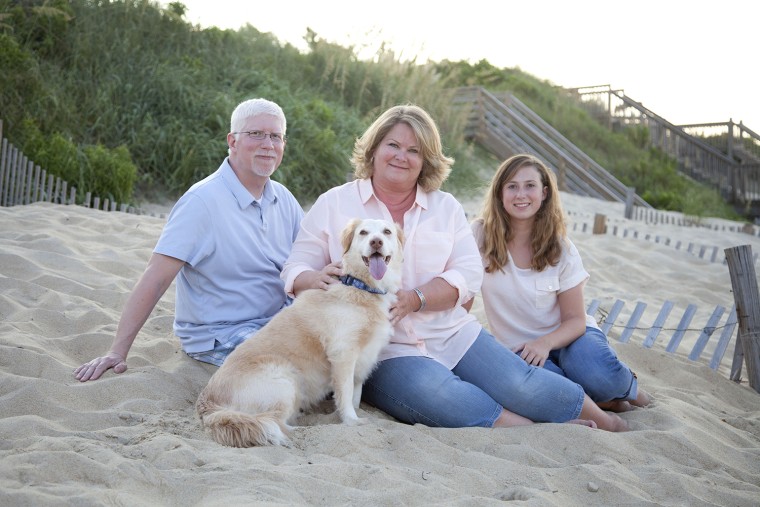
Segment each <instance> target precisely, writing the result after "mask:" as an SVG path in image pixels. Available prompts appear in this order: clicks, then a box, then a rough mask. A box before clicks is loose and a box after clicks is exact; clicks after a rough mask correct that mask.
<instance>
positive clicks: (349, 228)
mask: <svg viewBox="0 0 760 507" xmlns="http://www.w3.org/2000/svg"><path fill="white" fill-rule="evenodd" d="M361 221H362V220H361V218H352V219H351V220H350V221H349V222H348V223H347V224H346V226H345V227H344V228H343V235H342V236H341V238H340V244H341V245H342V246H343V254H344V255H345V254H346V252H348V249H349V248H351V243H353V241H354V233H356V228H357V227H358V226H359V224H360V223H361Z"/></svg>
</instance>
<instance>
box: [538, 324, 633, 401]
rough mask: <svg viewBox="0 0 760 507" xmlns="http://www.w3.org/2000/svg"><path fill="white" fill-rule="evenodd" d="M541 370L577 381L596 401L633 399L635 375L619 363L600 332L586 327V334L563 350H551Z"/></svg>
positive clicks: (623, 364)
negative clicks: (544, 369)
mask: <svg viewBox="0 0 760 507" xmlns="http://www.w3.org/2000/svg"><path fill="white" fill-rule="evenodd" d="M544 368H546V369H547V370H551V371H553V372H555V373H558V374H560V375H562V376H564V377H567V378H569V379H570V380H572V381H573V382H577V383H578V384H580V385H581V387H583V389H584V390H585V391H586V394H588V395H589V397H590V398H591V399H592V400H594V401H598V402H603V401H611V400H635V399H636V396H638V382H637V381H636V375H635V374H634V373H633V372H632V371H631V369H630V368H628V366H626V365H625V363H623V362H621V361H620V360H619V359H618V357H617V354H615V351H614V350H612V347H610V344H609V342H608V341H607V337H606V336H604V333H602V331H601V330H599V329H597V328H594V327H587V328H586V334H584V335H583V336H581V337H580V338H578V339H577V340H575V341H574V342H573V343H571V344H570V345H568V346H567V347H565V348H562V349H557V350H552V351H551V353H550V354H549V359H548V360H547V361H546V363H545V364H544Z"/></svg>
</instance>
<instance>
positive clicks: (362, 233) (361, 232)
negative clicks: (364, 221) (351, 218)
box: [359, 229, 369, 236]
mask: <svg viewBox="0 0 760 507" xmlns="http://www.w3.org/2000/svg"><path fill="white" fill-rule="evenodd" d="M367 234H369V233H368V232H367V231H366V230H365V229H362V230H361V231H359V236H366V235H367Z"/></svg>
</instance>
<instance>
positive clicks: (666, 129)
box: [567, 85, 760, 219]
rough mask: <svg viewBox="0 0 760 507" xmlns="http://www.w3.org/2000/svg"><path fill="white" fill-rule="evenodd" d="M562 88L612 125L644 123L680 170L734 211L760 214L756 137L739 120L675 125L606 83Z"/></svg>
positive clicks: (759, 147) (654, 141) (652, 141)
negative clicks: (714, 189) (735, 121)
mask: <svg viewBox="0 0 760 507" xmlns="http://www.w3.org/2000/svg"><path fill="white" fill-rule="evenodd" d="M567 91H568V93H570V94H571V95H572V96H574V97H575V98H576V99H577V100H578V101H579V102H580V103H581V104H582V105H583V106H584V107H585V108H586V109H587V110H588V111H589V112H590V113H591V114H592V115H593V116H595V117H597V118H598V119H599V120H600V121H601V122H603V123H604V124H606V125H607V126H608V127H609V128H611V129H622V128H626V127H629V126H643V127H646V128H647V131H648V133H649V142H650V144H651V145H652V146H656V147H658V148H660V149H661V150H663V151H664V152H665V153H667V154H668V155H669V156H671V157H673V158H674V159H675V160H676V161H677V163H678V170H679V171H680V172H682V173H683V174H685V175H687V176H689V177H690V178H692V179H694V180H696V181H699V182H701V183H704V184H706V185H710V186H712V187H715V188H716V189H718V191H719V192H720V194H721V195H722V196H723V198H724V199H725V200H726V202H728V203H730V204H731V205H733V206H734V207H735V208H736V210H737V211H738V212H739V213H741V214H743V215H745V216H749V217H753V218H755V219H757V218H758V217H760V136H759V135H758V134H756V133H755V132H754V131H752V130H751V129H749V128H747V127H746V126H745V125H743V124H742V123H739V124H736V123H733V121H730V120H729V121H728V122H726V123H704V124H698V125H680V126H679V125H674V124H672V123H670V122H668V121H667V120H665V119H664V118H662V117H661V116H659V115H657V114H655V113H654V112H652V111H650V110H649V109H647V108H646V107H644V106H643V105H642V104H641V103H640V102H636V101H635V100H633V99H631V98H630V97H628V96H626V95H625V93H623V91H622V90H613V89H612V88H611V87H610V86H609V85H601V86H590V87H583V88H573V89H569V90H567Z"/></svg>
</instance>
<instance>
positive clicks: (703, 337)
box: [586, 299, 737, 370]
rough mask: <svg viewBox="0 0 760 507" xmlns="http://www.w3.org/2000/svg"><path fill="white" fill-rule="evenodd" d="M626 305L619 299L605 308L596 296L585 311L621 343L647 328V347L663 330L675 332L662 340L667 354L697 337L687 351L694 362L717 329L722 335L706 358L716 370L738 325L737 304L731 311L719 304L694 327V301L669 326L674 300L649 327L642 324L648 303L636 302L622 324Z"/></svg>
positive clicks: (643, 342) (653, 342) (645, 342)
mask: <svg viewBox="0 0 760 507" xmlns="http://www.w3.org/2000/svg"><path fill="white" fill-rule="evenodd" d="M624 306H625V302H624V301H622V300H620V299H618V300H616V301H615V302H614V303H613V305H612V307H611V308H609V309H604V308H602V307H601V306H600V302H599V300H598V299H594V300H592V301H591V303H590V304H589V306H588V308H587V309H586V313H588V314H589V315H591V316H593V317H595V318H596V320H597V322H598V323H599V327H600V328H601V329H602V331H603V332H604V333H605V334H606V335H607V336H608V337H610V338H612V337H613V334H614V335H617V339H618V341H620V342H621V343H629V342H630V341H631V337H632V336H633V334H634V332H635V331H646V336H645V337H644V339H643V341H642V343H641V345H642V346H643V347H644V348H652V347H653V346H654V345H655V343H657V340H658V339H659V338H660V335H661V334H662V332H663V331H668V332H672V334H671V335H670V337H669V338H668V337H666V338H665V339H667V344H665V343H664V340H663V345H664V348H665V351H666V352H668V353H676V352H677V350H678V348H679V346H680V345H681V343H682V342H683V341H684V340H683V339H684V337H685V336H686V335H687V334H689V335H690V336H691V337H692V338H693V336H696V341H695V342H694V345H693V347H692V349H691V351H689V353H688V358H689V359H690V360H691V361H698V360H700V359H701V358H702V354H703V353H705V350H706V349H707V348H708V347H707V345H708V344H709V343H710V339H711V338H712V337H713V335H714V334H715V332H716V331H719V337H718V339H717V340H713V343H712V344H711V345H713V346H712V347H711V350H712V351H711V353H710V354H709V358H708V359H707V365H708V366H709V367H710V368H712V369H713V370H717V369H718V367H719V366H720V364H721V362H722V361H723V357H724V355H725V353H726V350H727V348H728V346H729V343H730V342H731V338H732V337H733V335H734V330H735V329H736V324H737V316H736V306H732V307H731V309H730V310H729V312H728V313H726V308H725V307H723V306H720V305H718V306H716V307H715V309H714V310H713V312H712V314H711V315H710V317H709V319H708V320H707V322H706V323H705V325H704V326H701V327H691V322H692V320H693V318H694V315H695V314H696V313H697V310H698V308H697V306H696V305H694V304H689V305H688V306H687V307H686V309H685V310H684V312H683V315H682V316H681V318H680V320H679V321H678V324H677V325H676V326H675V327H670V328H667V327H666V322H667V319H668V317H669V316H670V313H671V311H672V310H673V307H674V306H675V305H674V303H673V302H671V301H665V302H664V303H663V305H662V307H661V308H660V310H659V311H658V312H657V316H656V318H655V319H654V322H653V323H652V324H651V325H648V326H644V325H642V324H641V318H642V316H643V315H644V311H645V310H646V308H647V304H646V303H644V302H641V301H637V302H636V305H635V307H634V309H633V311H632V312H631V313H630V315H629V316H628V319H627V321H624V322H623V323H621V322H618V317H619V316H620V313H621V311H622V310H623V308H624ZM724 315H726V319H725V321H723V322H722V323H721V319H722V318H723V316H724ZM640 326H641V327H640Z"/></svg>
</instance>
